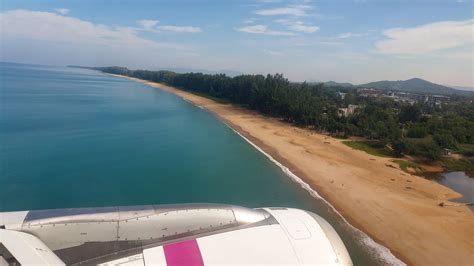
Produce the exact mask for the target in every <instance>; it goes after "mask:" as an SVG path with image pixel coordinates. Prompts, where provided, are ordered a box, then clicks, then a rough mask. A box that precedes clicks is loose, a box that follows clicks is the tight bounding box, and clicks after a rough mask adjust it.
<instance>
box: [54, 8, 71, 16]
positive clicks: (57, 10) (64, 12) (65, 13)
mask: <svg viewBox="0 0 474 266" xmlns="http://www.w3.org/2000/svg"><path fill="white" fill-rule="evenodd" d="M54 11H56V12H57V13H59V14H61V15H67V14H68V13H69V11H70V10H69V9H67V8H56V9H54Z"/></svg>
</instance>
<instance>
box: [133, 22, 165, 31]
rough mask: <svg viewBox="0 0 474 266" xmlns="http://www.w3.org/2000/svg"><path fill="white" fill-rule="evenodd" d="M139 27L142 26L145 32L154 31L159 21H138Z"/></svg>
mask: <svg viewBox="0 0 474 266" xmlns="http://www.w3.org/2000/svg"><path fill="white" fill-rule="evenodd" d="M137 23H138V25H140V26H141V27H142V28H143V29H144V30H147V31H153V30H155V27H156V25H157V24H158V23H160V22H159V21H158V20H149V19H142V20H139V21H137Z"/></svg>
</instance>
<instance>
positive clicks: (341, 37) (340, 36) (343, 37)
mask: <svg viewBox="0 0 474 266" xmlns="http://www.w3.org/2000/svg"><path fill="white" fill-rule="evenodd" d="M352 36H353V34H352V33H350V32H345V33H341V34H339V35H337V37H336V38H338V39H347V38H350V37H352Z"/></svg>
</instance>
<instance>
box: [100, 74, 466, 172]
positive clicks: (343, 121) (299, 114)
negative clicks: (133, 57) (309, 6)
mask: <svg viewBox="0 0 474 266" xmlns="http://www.w3.org/2000/svg"><path fill="white" fill-rule="evenodd" d="M95 69H98V70H101V71H103V72H106V73H112V74H119V75H125V76H130V77H135V78H139V79H143V80H149V81H153V82H160V83H164V84H167V85H170V86H174V87H177V88H180V89H182V90H185V91H189V92H192V93H195V94H199V95H203V96H206V97H210V98H212V99H215V100H219V101H221V102H229V103H234V104H238V105H241V106H244V107H246V108H249V109H253V110H256V111H259V112H261V113H263V114H265V115H269V116H274V117H279V118H281V119H283V120H285V121H287V122H290V123H294V124H297V125H300V126H306V127H310V128H313V129H315V130H318V131H320V132H325V133H328V134H331V135H333V136H336V137H343V138H346V137H350V136H358V137H362V138H363V139H365V140H366V141H363V142H354V141H350V142H345V144H346V145H348V146H350V147H352V148H356V149H361V150H364V151H366V152H368V153H370V154H373V155H377V156H388V157H402V156H404V155H410V156H411V157H412V158H415V160H416V161H421V162H430V163H431V162H435V161H436V162H441V165H442V166H444V167H446V168H448V169H453V168H454V169H457V170H462V169H472V165H473V164H474V163H473V158H472V155H473V154H474V103H473V102H472V99H469V98H466V97H457V98H455V100H453V101H449V102H444V103H443V104H442V105H441V106H435V105H432V104H423V103H415V104H413V103H404V102H399V101H394V100H393V99H390V98H371V97H363V96H362V95H360V94H359V93H358V92H357V90H355V89H351V88H343V87H341V88H338V87H334V86H331V87H326V86H324V84H322V83H318V84H308V83H305V82H303V83H293V82H290V81H288V80H287V79H286V78H284V77H283V75H281V74H275V75H267V76H263V75H240V76H236V77H228V76H226V75H224V74H214V75H210V74H202V73H183V74H180V73H175V72H171V71H148V70H129V69H127V68H124V67H103V68H95ZM341 92H343V94H344V97H341ZM350 105H352V106H357V109H355V111H354V112H353V113H351V114H350V115H342V114H341V112H340V110H341V108H345V107H347V106H350ZM452 153H457V154H461V155H462V162H461V161H460V160H458V159H449V160H448V159H446V158H445V156H447V155H449V154H452ZM454 166H455V167H454Z"/></svg>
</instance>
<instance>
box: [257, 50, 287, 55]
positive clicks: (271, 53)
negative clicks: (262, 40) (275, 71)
mask: <svg viewBox="0 0 474 266" xmlns="http://www.w3.org/2000/svg"><path fill="white" fill-rule="evenodd" d="M261 51H262V52H263V53H265V54H268V55H271V56H283V55H285V54H284V53H282V52H278V51H274V50H268V49H262V50H261Z"/></svg>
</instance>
